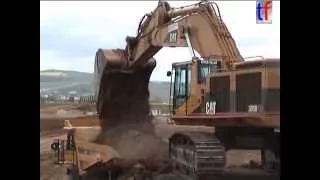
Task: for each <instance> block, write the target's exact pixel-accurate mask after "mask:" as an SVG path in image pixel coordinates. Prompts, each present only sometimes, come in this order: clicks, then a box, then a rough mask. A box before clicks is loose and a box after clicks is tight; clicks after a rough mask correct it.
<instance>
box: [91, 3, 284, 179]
mask: <svg viewBox="0 0 320 180" xmlns="http://www.w3.org/2000/svg"><path fill="white" fill-rule="evenodd" d="M126 43H127V44H126V47H125V49H98V51H97V52H96V56H95V65H94V66H95V73H94V74H95V87H96V99H97V101H96V108H97V113H98V115H99V121H100V126H101V127H102V129H103V131H102V132H110V131H117V130H119V131H117V132H118V133H119V132H120V131H125V132H127V131H128V128H127V129H126V128H124V130H123V129H121V128H122V127H124V126H126V127H129V126H130V128H136V129H139V131H141V132H142V131H143V132H147V134H148V133H149V134H151V133H152V132H151V131H152V127H151V123H150V122H151V120H152V117H150V116H151V115H150V112H149V104H148V103H149V102H148V98H149V91H148V83H149V80H150V76H151V74H152V71H153V70H154V68H155V66H156V60H155V59H154V58H153V56H154V55H155V54H156V53H157V52H158V51H159V50H160V49H161V48H163V47H172V48H174V47H187V48H188V49H189V50H190V55H191V61H187V62H176V63H173V64H172V70H170V71H168V72H167V76H169V77H170V78H171V88H170V103H169V104H171V105H170V107H169V108H170V111H171V113H172V115H171V117H170V118H169V119H168V123H169V124H176V125H188V126H213V127H214V132H213V133H212V132H210V133H208V132H202V131H200V130H199V131H192V132H188V131H181V132H175V133H174V134H173V135H171V136H170V138H169V142H168V146H167V147H165V150H168V156H169V159H170V163H171V166H172V167H173V169H174V171H175V172H177V173H179V174H180V175H181V176H183V177H185V179H190V178H191V179H194V180H198V179H203V177H206V176H210V175H216V174H221V173H223V171H224V169H225V166H226V161H227V159H226V152H227V151H228V150H231V149H248V150H260V151H261V162H262V166H263V168H264V169H265V170H266V171H268V172H271V171H272V172H278V170H279V165H280V73H279V72H280V59H270V58H269V59H266V58H263V57H261V58H260V59H257V60H251V61H247V60H246V58H243V57H242V56H241V54H240V52H239V50H238V48H237V45H236V43H235V41H234V39H233V37H232V36H231V34H230V32H229V30H228V28H227V27H226V25H225V23H224V22H223V20H222V17H221V15H220V11H219V7H218V6H217V4H216V3H215V2H213V1H208V0H202V1H200V2H198V3H196V4H193V5H188V6H184V7H180V8H172V7H170V5H169V3H168V2H166V1H163V0H160V1H159V2H158V6H157V7H156V8H155V9H154V10H153V11H152V12H151V13H147V14H145V15H144V16H143V18H142V19H141V21H140V23H139V26H138V30H137V35H136V36H135V37H127V38H126ZM197 54H198V55H197ZM257 58H259V57H257ZM130 128H129V129H130ZM113 135H114V136H117V137H120V135H115V134H113ZM105 136H109V137H110V136H111V135H110V133H109V134H108V133H107V135H101V136H100V137H99V138H98V139H100V140H101V139H103V138H104V137H105ZM121 137H122V136H121ZM119 141H120V140H119V139H117V140H114V141H113V143H114V144H112V141H109V144H108V145H110V146H112V147H114V146H115V147H116V146H117V144H118V143H119ZM115 142H116V143H115ZM136 146H138V145H135V144H133V145H131V146H130V147H127V150H128V149H129V150H130V153H133V152H134V149H135V147H136ZM148 148H149V147H148V145H147V144H145V149H148ZM150 148H151V147H150ZM160 148H163V147H157V148H155V149H160ZM155 149H153V150H151V149H150V150H149V151H143V152H141V151H137V152H135V153H133V155H135V156H137V157H138V156H141V157H142V156H154V154H148V153H151V152H150V151H154V150H155ZM119 151H121V150H119ZM120 154H126V153H125V152H120ZM131 155H132V154H131ZM124 156H125V155H124Z"/></svg>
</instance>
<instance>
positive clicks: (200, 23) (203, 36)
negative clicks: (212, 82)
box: [97, 1, 243, 70]
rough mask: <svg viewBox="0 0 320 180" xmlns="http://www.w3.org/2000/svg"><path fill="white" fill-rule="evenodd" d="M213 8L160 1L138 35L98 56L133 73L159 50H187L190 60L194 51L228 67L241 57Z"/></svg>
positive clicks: (140, 28)
mask: <svg viewBox="0 0 320 180" xmlns="http://www.w3.org/2000/svg"><path fill="white" fill-rule="evenodd" d="M214 5H215V3H214V2H211V1H201V2H199V3H197V4H193V5H189V6H185V7H180V8H171V7H170V5H169V4H168V3H167V2H165V1H159V4H158V6H157V8H156V9H155V10H154V11H153V12H152V13H149V14H146V15H144V16H143V18H142V19H141V22H140V24H139V27H138V32H137V36H136V37H127V38H126V42H127V45H126V47H125V49H124V50H117V51H115V50H102V49H100V50H99V51H98V53H97V56H101V55H102V56H104V57H105V58H104V59H106V60H107V61H110V64H113V63H117V67H120V68H121V69H131V70H135V69H139V68H142V67H144V66H145V64H146V63H147V61H149V59H151V58H152V57H153V56H154V55H155V54H156V53H157V52H158V51H159V50H160V49H161V48H162V47H189V48H190V52H191V53H192V56H193V58H194V57H195V53H194V50H196V51H197V52H198V53H199V54H200V56H201V58H203V59H206V60H219V61H221V62H222V64H223V65H224V67H226V68H231V64H233V63H234V62H240V61H243V58H242V57H241V55H240V53H239V50H238V48H237V47H236V43H235V41H234V39H233V37H232V36H231V34H230V32H229V30H228V29H227V27H226V26H225V24H224V22H223V20H222V19H221V16H220V11H219V9H218V6H216V7H217V10H215V8H214ZM115 55H116V56H115Z"/></svg>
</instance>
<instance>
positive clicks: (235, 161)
mask: <svg viewBox="0 0 320 180" xmlns="http://www.w3.org/2000/svg"><path fill="white" fill-rule="evenodd" d="M92 110H93V107H92V106H85V107H84V106H71V105H56V106H48V107H43V108H42V109H40V180H64V179H68V178H67V176H66V167H64V166H61V165H56V164H54V161H55V157H54V154H53V152H52V151H51V149H50V144H51V143H52V140H53V139H56V138H59V137H62V136H63V131H62V129H63V126H64V120H66V119H74V118H77V117H85V116H87V115H89V114H92ZM85 120H86V118H77V121H85ZM77 124H81V122H77ZM86 124H87V122H86ZM154 126H155V131H156V134H157V135H158V136H161V138H162V139H163V141H167V140H168V137H170V135H171V134H172V133H173V132H174V131H177V130H178V131H179V130H190V131H194V130H202V131H212V132H213V131H214V129H213V128H209V127H186V126H172V125H168V124H167V123H166V117H161V116H158V117H155V119H154ZM227 159H228V162H227V167H228V171H232V172H237V173H236V174H239V173H238V172H246V171H248V166H249V164H250V161H252V162H257V163H259V162H260V152H259V151H245V150H231V151H228V153H227ZM235 169H236V170H235ZM249 169H250V170H252V167H250V168H249ZM253 172H255V171H253ZM232 174H235V173H232ZM240 174H241V173H240ZM250 177H251V178H249V177H240V176H239V175H230V176H228V178H227V179H243V178H244V179H268V180H271V179H280V178H279V177H278V176H272V177H270V176H264V175H257V176H250ZM158 179H159V180H160V179H163V180H170V179H172V180H173V179H181V178H178V177H177V176H175V175H173V174H167V175H163V176H161V178H158Z"/></svg>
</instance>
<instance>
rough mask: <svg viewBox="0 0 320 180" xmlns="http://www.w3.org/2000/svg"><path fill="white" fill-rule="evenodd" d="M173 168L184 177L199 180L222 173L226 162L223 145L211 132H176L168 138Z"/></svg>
mask: <svg viewBox="0 0 320 180" xmlns="http://www.w3.org/2000/svg"><path fill="white" fill-rule="evenodd" d="M169 156H170V160H171V162H172V165H173V169H174V171H175V172H177V173H178V174H179V175H181V176H182V177H184V179H193V180H199V179H202V177H204V176H212V175H220V174H222V172H223V170H224V167H225V164H226V152H225V147H224V146H223V144H222V143H221V142H220V141H219V139H218V138H216V137H215V136H214V134H212V133H202V132H201V133H200V132H189V133H185V132H183V133H176V134H174V135H173V136H172V137H171V138H170V140H169Z"/></svg>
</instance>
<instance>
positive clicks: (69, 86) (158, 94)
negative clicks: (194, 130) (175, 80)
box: [40, 70, 170, 102]
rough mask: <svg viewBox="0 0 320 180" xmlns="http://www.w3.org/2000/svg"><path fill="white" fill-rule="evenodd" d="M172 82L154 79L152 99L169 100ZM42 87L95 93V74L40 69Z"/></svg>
mask: <svg viewBox="0 0 320 180" xmlns="http://www.w3.org/2000/svg"><path fill="white" fill-rule="evenodd" d="M169 88H170V82H157V81H152V82H150V84H149V90H150V100H151V101H164V102H167V101H168V97H169ZM40 89H42V90H43V89H46V90H48V91H49V92H53V91H55V92H57V93H58V94H68V92H69V91H77V92H78V94H79V95H86V94H93V74H92V73H85V72H78V71H62V70H44V71H40Z"/></svg>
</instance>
